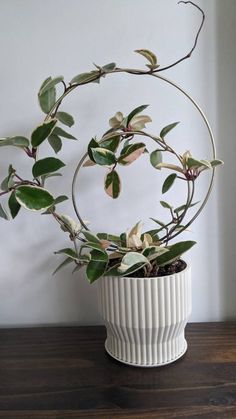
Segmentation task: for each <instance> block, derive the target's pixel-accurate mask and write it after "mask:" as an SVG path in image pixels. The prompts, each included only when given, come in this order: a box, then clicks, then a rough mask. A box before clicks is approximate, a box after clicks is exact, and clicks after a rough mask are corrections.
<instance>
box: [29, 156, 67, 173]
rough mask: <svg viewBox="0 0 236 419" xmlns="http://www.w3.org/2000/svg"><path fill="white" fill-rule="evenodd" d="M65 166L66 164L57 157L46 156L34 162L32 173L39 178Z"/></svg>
mask: <svg viewBox="0 0 236 419" xmlns="http://www.w3.org/2000/svg"><path fill="white" fill-rule="evenodd" d="M64 166H65V164H64V163H63V162H62V161H61V160H59V159H56V158H55V157H46V158H45V159H41V160H38V161H36V163H34V165H33V169H32V173H33V176H34V178H37V177H39V176H42V175H46V174H48V173H53V172H56V171H57V170H59V169H61V168H62V167H64Z"/></svg>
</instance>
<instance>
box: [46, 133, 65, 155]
mask: <svg viewBox="0 0 236 419" xmlns="http://www.w3.org/2000/svg"><path fill="white" fill-rule="evenodd" d="M48 142H49V144H50V146H51V147H52V149H53V150H54V151H55V153H58V152H59V151H60V150H61V148H62V141H61V139H60V137H58V136H57V135H53V134H51V135H49V137H48Z"/></svg>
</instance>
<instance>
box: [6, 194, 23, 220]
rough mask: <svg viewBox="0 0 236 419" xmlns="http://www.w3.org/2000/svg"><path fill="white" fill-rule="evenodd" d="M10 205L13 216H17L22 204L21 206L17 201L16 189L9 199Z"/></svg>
mask: <svg viewBox="0 0 236 419" xmlns="http://www.w3.org/2000/svg"><path fill="white" fill-rule="evenodd" d="M8 206H9V209H10V213H11V216H12V218H15V217H16V216H17V214H18V212H19V211H20V208H21V206H20V204H19V202H17V200H16V196H15V192H14V191H13V192H12V193H11V195H10V198H9V200H8Z"/></svg>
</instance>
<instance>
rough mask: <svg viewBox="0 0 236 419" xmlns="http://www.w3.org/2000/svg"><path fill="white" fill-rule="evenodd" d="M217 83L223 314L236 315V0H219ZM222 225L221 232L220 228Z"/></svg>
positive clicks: (219, 224)
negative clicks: (221, 161) (222, 163)
mask: <svg viewBox="0 0 236 419" xmlns="http://www.w3.org/2000/svg"><path fill="white" fill-rule="evenodd" d="M216 12H217V28H216V29H217V30H216V33H217V54H218V56H217V69H218V74H217V85H218V86H217V87H218V101H217V102H218V112H217V114H218V139H219V143H218V154H219V156H220V157H221V158H222V159H223V160H224V162H225V166H224V168H223V170H222V172H221V173H220V176H219V181H218V189H219V218H218V220H219V222H218V226H216V228H215V230H216V231H215V234H216V237H217V234H219V246H220V248H219V255H220V256H219V261H218V265H219V269H220V276H219V277H220V284H219V285H220V289H221V318H222V320H226V319H233V318H234V319H235V318H236V277H235V266H236V265H235V260H236V246H235V239H236V227H235V226H236V194H235V179H236V165H235V157H236V141H235V116H236V100H235V98H236V84H235V66H236V49H235V41H236V2H235V0H227V1H224V2H222V1H220V0H218V1H217V7H216ZM218 229H219V232H218V231H217V230H218Z"/></svg>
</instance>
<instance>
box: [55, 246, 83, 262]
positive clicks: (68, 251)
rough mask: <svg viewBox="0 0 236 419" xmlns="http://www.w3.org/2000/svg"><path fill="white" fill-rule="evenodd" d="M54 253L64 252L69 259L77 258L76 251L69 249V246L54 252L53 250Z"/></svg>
mask: <svg viewBox="0 0 236 419" xmlns="http://www.w3.org/2000/svg"><path fill="white" fill-rule="evenodd" d="M54 253H55V255H60V254H61V253H62V254H65V255H66V256H68V257H69V258H71V259H75V260H77V259H78V256H77V253H76V252H75V251H74V249H70V248H66V249H61V250H57V251H56V252H54Z"/></svg>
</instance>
